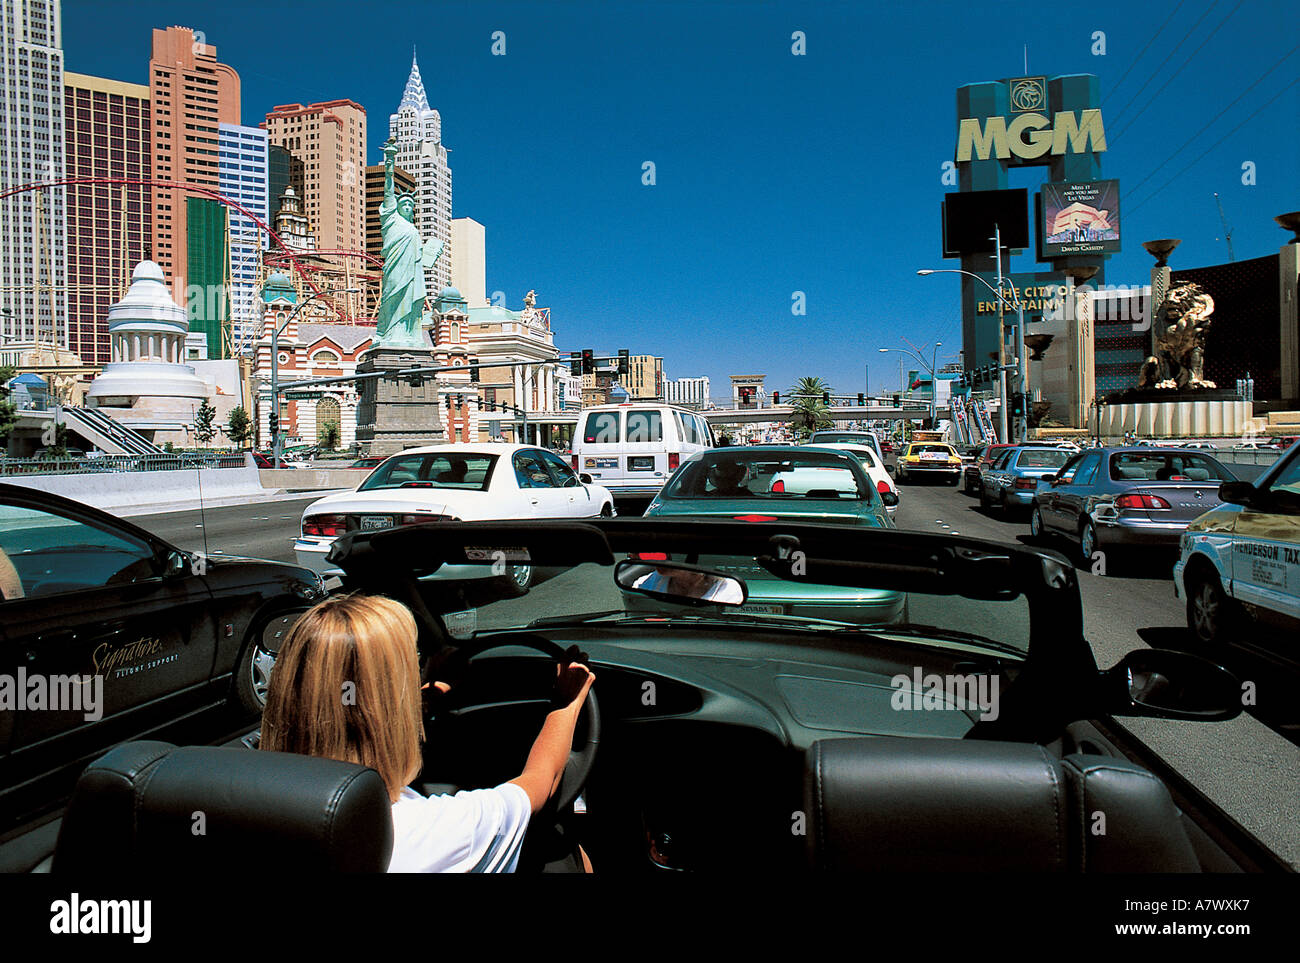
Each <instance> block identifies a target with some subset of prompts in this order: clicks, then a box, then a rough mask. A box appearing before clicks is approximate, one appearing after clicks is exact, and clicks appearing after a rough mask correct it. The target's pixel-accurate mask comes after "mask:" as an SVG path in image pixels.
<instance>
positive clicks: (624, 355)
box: [618, 348, 632, 375]
mask: <svg viewBox="0 0 1300 963" xmlns="http://www.w3.org/2000/svg"><path fill="white" fill-rule="evenodd" d="M618 373H619V374H620V375H629V374H631V373H632V360H631V356H630V353H629V352H628V350H627V348H619V349H618Z"/></svg>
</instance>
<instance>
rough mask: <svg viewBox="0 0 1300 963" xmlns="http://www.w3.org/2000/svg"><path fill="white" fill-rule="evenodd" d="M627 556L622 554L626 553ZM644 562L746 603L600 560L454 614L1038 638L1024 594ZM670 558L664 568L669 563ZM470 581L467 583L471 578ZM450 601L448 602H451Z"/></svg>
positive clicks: (491, 622) (950, 644) (918, 640)
mask: <svg viewBox="0 0 1300 963" xmlns="http://www.w3.org/2000/svg"><path fill="white" fill-rule="evenodd" d="M620 557H622V556H620ZM631 561H632V562H633V563H639V564H640V565H642V566H643V568H644V574H642V573H641V572H639V571H638V572H636V573H634V574H635V575H637V576H639V577H637V578H636V579H635V581H636V582H639V583H641V584H642V585H644V586H646V587H653V583H655V582H660V583H663V584H669V579H671V577H672V572H671V570H669V569H667V568H664V570H663V571H662V572H661V571H659V569H658V568H657V567H656V565H655V562H656V561H659V562H661V563H662V566H668V565H672V564H674V563H676V564H681V563H688V564H690V565H691V566H694V567H698V568H703V569H707V570H708V571H710V572H712V573H716V574H717V575H719V576H722V577H726V578H728V579H735V580H738V581H739V582H741V583H742V584H743V585H744V587H745V595H746V599H745V602H744V603H743V604H742V605H739V606H734V605H724V604H715V603H710V602H699V603H694V604H692V603H686V602H682V603H678V602H673V601H667V600H665V599H661V598H652V597H650V596H647V595H642V594H638V593H635V592H632V591H627V590H624V589H621V588H620V587H619V586H618V585H617V584H616V583H615V581H614V568H613V567H611V566H605V565H599V564H595V563H585V564H581V565H575V566H571V567H558V568H543V569H535V570H534V572H533V575H532V579H533V582H532V585H531V586H530V588H529V590H528V594H527V595H525V596H523V597H521V598H513V597H506V598H503V597H500V595H502V594H504V593H498V594H497V596H496V597H494V598H493V599H492V600H490V601H487V602H485V603H484V604H481V605H478V606H477V607H476V608H475V609H474V610H473V614H472V615H471V614H469V613H468V612H467V613H465V614H463V615H461V616H458V617H457V618H456V619H450V620H449V624H451V623H452V622H456V623H457V624H459V625H462V626H467V627H472V629H473V630H474V631H477V632H485V631H489V630H497V629H522V628H525V627H527V626H529V625H530V624H532V623H534V622H535V621H537V620H546V621H548V622H560V623H569V622H583V621H593V622H599V623H620V622H623V623H629V624H642V625H645V624H647V620H650V623H649V624H653V625H663V624H665V623H667V624H671V625H672V626H674V627H681V628H688V627H691V626H696V627H699V628H700V630H701V631H703V629H704V627H705V626H714V627H716V626H718V625H731V626H733V627H735V628H737V629H740V630H742V631H745V632H749V631H752V630H755V629H761V628H763V627H772V628H777V627H786V628H796V629H799V630H802V631H807V632H809V633H814V634H815V635H816V636H822V637H828V638H829V637H832V636H840V635H843V636H850V637H852V636H854V635H855V634H858V633H864V634H870V635H873V636H877V637H884V638H890V639H896V640H898V641H900V642H903V643H905V644H908V645H918V644H919V645H927V646H935V647H939V648H944V649H954V650H960V651H963V652H974V653H982V654H986V655H994V656H996V657H999V658H1010V659H1012V660H1015V661H1019V660H1020V659H1022V658H1023V657H1024V655H1025V653H1026V652H1027V651H1028V647H1029V607H1028V604H1027V603H1026V602H1025V600H1024V598H1023V597H1021V598H1016V599H1013V600H1008V601H999V602H991V601H985V600H976V599H967V598H961V597H957V596H951V595H937V594H936V595H932V594H924V593H916V592H898V591H893V590H890V589H888V588H880V587H877V588H873V587H866V588H863V587H856V586H855V587H846V586H841V585H834V584H829V583H825V582H819V581H816V580H812V581H810V580H809V579H808V578H806V577H798V578H790V579H783V578H780V577H778V576H776V575H773V574H772V573H771V572H769V571H767V570H766V569H764V568H763V567H761V566H760V565H759V564H758V563H757V562H756V561H755V559H754V558H753V557H749V556H739V555H702V556H693V555H692V556H687V555H683V554H681V553H655V554H643V555H640V556H638V557H637V558H635V559H633V560H631ZM662 566H661V567H662ZM465 584H468V583H465ZM444 608H445V606H444Z"/></svg>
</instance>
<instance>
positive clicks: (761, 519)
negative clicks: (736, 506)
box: [732, 515, 776, 522]
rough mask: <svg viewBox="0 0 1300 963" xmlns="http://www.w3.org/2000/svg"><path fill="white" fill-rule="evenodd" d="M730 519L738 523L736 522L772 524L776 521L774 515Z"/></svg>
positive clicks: (744, 516) (743, 516) (735, 516)
mask: <svg viewBox="0 0 1300 963" xmlns="http://www.w3.org/2000/svg"><path fill="white" fill-rule="evenodd" d="M732 517H733V518H734V519H735V520H736V521H738V522H774V521H776V516H775V515H733V516H732Z"/></svg>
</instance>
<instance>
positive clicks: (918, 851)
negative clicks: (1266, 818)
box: [804, 736, 1200, 872]
mask: <svg viewBox="0 0 1300 963" xmlns="http://www.w3.org/2000/svg"><path fill="white" fill-rule="evenodd" d="M804 803H805V806H806V809H805V812H807V814H808V824H809V833H808V854H809V860H810V862H811V864H812V866H813V867H814V868H815V869H823V870H854V871H867V872H876V871H895V870H907V871H914V872H934V871H938V872H989V871H994V872H996V871H998V870H1004V871H1005V870H1013V871H1029V872H1041V871H1045V870H1046V871H1073V872H1078V871H1086V872H1194V871H1197V870H1199V869H1200V861H1199V860H1198V858H1197V856H1196V851H1195V849H1194V847H1193V846H1192V844H1191V841H1190V839H1189V838H1188V836H1187V833H1186V831H1185V830H1184V829H1183V824H1182V814H1181V813H1180V812H1179V810H1178V808H1177V807H1176V806H1175V805H1174V802H1173V800H1172V799H1171V798H1170V796H1169V791H1168V789H1166V788H1165V785H1164V783H1162V782H1161V781H1160V780H1159V779H1157V778H1156V777H1155V776H1154V775H1152V774H1151V773H1149V772H1147V771H1146V770H1145V769H1142V768H1141V767H1140V766H1137V765H1135V764H1133V763H1131V762H1129V761H1128V760H1125V759H1116V758H1112V757H1110V756H1097V755H1082V754H1076V755H1071V756H1067V757H1066V758H1065V759H1064V760H1062V759H1060V758H1058V757H1056V756H1054V755H1052V754H1050V753H1048V752H1047V751H1046V750H1045V749H1044V748H1043V747H1041V746H1038V745H1033V744H1029V743H1012V742H994V741H983V740H962V739H937V738H936V739H931V738H918V739H913V738H903V737H893V736H876V737H871V738H844V739H828V740H822V741H819V742H816V743H814V744H813V745H812V747H811V748H810V749H809V750H808V755H807V760H806V765H805V780H804Z"/></svg>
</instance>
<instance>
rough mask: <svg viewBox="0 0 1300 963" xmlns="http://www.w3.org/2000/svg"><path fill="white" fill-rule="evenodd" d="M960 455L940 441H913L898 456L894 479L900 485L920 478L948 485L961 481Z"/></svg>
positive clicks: (950, 446)
mask: <svg viewBox="0 0 1300 963" xmlns="http://www.w3.org/2000/svg"><path fill="white" fill-rule="evenodd" d="M961 472H962V464H961V455H959V454H957V449H956V448H954V447H953V446H952V445H948V444H945V443H944V442H941V441H914V442H912V443H911V444H910V445H908V446H907V448H906V450H905V451H904V452H903V453H902V454H901V455H899V456H898V466H897V469H896V471H895V477H896V479H897V481H898V483H899V484H900V485H901V484H903V483H904V482H906V481H919V480H921V479H922V478H942V479H943V480H944V481H946V482H947V483H948V484H950V485H955V484H957V482H958V481H960V480H961Z"/></svg>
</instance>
